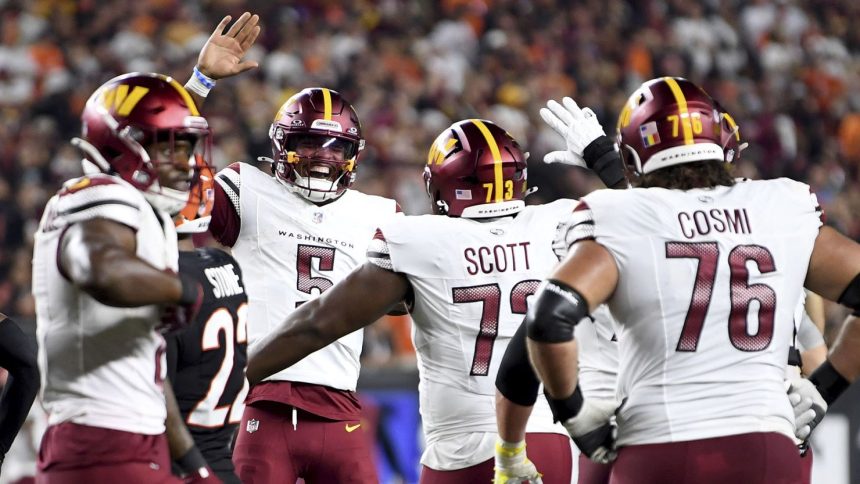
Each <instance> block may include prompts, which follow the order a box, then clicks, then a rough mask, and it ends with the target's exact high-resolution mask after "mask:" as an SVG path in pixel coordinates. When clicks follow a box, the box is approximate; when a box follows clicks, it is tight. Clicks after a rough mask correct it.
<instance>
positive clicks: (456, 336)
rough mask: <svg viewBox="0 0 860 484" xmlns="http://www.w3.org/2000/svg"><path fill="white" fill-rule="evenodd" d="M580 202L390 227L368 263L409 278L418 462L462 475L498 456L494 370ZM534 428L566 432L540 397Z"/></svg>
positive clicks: (402, 221)
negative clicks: (559, 231)
mask: <svg viewBox="0 0 860 484" xmlns="http://www.w3.org/2000/svg"><path fill="white" fill-rule="evenodd" d="M574 204H575V201H573V200H559V201H557V202H554V203H550V204H547V205H539V206H529V207H526V208H524V209H523V210H522V211H521V212H520V213H519V214H518V215H517V216H515V217H503V218H497V219H492V220H485V221H478V220H472V219H467V218H453V217H444V216H438V215H424V216H417V217H402V218H399V219H397V220H393V221H391V222H389V223H388V224H386V225H383V226H382V228H381V229H380V232H378V233H377V236H376V238H375V239H374V243H373V244H371V249H370V250H371V253H372V254H371V255H372V257H371V259H370V260H371V262H373V263H374V264H377V265H379V266H380V267H383V268H385V269H388V270H392V271H394V272H399V273H402V274H404V275H406V277H408V278H409V282H410V283H411V285H412V289H413V291H414V307H413V309H412V311H411V315H412V320H413V322H414V325H413V332H412V340H413V343H414V345H415V349H416V351H417V356H418V369H419V376H420V383H419V398H420V411H421V419H422V424H423V427H424V435H425V438H426V443H427V447H426V449H425V451H424V455H423V456H422V458H421V462H422V463H423V464H424V465H426V466H428V467H430V468H431V469H437V470H454V469H462V468H465V467H468V466H471V465H475V464H478V463H480V462H484V461H486V460H487V459H490V458H492V457H493V453H494V442H495V437H496V432H497V429H496V413H495V393H496V386H495V380H496V374H497V373H498V370H499V364H500V362H501V359H502V356H503V355H504V353H505V349H506V348H507V345H508V342H509V341H510V339H511V337H512V336H513V334H514V332H515V331H516V330H517V328H518V327H519V326H520V324H522V322H523V318H524V317H525V314H526V307H527V304H528V302H529V300H530V299H529V298H530V296H532V295H533V294H534V292H535V290H536V289H537V287H538V285H539V284H540V281H541V280H542V279H543V278H544V277H546V275H547V274H548V273H549V272H550V271H551V270H552V268H553V267H554V266H555V265H556V264H557V263H558V260H557V259H556V257H555V254H553V252H552V246H551V243H552V238H553V234H554V233H555V227H556V225H557V224H558V221H559V220H561V219H562V218H564V216H565V215H566V214H567V213H569V212H570V211H571V210H572V209H573V206H574ZM527 431H528V432H553V433H560V434H566V432H565V430H564V428H563V427H562V426H561V425H557V424H553V422H552V413H551V412H550V409H549V405H548V404H547V402H546V399H545V398H543V397H539V398H538V400H537V403H536V405H535V408H534V411H533V413H532V416H531V418H530V419H529V424H528V428H527Z"/></svg>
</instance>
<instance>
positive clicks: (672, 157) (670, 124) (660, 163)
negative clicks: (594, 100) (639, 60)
mask: <svg viewBox="0 0 860 484" xmlns="http://www.w3.org/2000/svg"><path fill="white" fill-rule="evenodd" d="M720 121H721V120H720V113H719V111H718V110H717V108H716V107H715V105H714V100H713V99H711V97H710V96H709V95H708V94H707V93H705V91H703V90H702V88H700V87H699V86H697V85H695V84H693V83H692V82H690V81H688V80H686V79H682V78H679V77H661V78H657V79H652V80H650V81H647V82H645V83H644V84H642V85H641V86H640V87H639V89H637V90H636V91H635V92H634V93H633V94H632V95H631V96H630V98H629V99H628V100H627V103H626V104H625V105H624V109H623V110H622V111H621V115H620V116H619V117H618V134H617V141H618V144H619V147H620V148H621V153H622V156H623V157H624V160H625V162H626V163H627V165H628V167H629V168H631V169H632V170H633V171H634V172H635V173H637V174H640V175H641V174H646V173H650V172H652V171H654V170H658V169H660V168H665V167H667V166H672V165H678V164H681V163H690V162H694V161H701V160H723V159H724V158H725V154H724V153H723V147H722V133H721V129H720Z"/></svg>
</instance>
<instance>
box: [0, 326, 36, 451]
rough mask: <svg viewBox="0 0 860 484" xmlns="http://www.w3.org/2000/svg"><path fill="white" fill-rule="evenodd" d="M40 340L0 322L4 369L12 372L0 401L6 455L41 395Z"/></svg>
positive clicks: (0, 363) (0, 438)
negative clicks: (38, 350) (38, 396)
mask: <svg viewBox="0 0 860 484" xmlns="http://www.w3.org/2000/svg"><path fill="white" fill-rule="evenodd" d="M36 353H37V352H36V338H35V337H34V336H32V335H28V334H26V333H25V332H24V331H23V330H22V329H21V327H20V326H18V323H16V322H14V321H12V320H11V319H4V320H2V321H0V366H2V367H3V368H5V369H6V370H7V371H8V372H9V378H8V379H7V380H6V386H5V387H4V388H3V396H2V397H0V452H2V455H5V454H6V452H7V451H8V450H9V447H10V446H11V445H12V442H13V441H14V440H15V436H16V435H18V431H19V430H20V429H21V425H23V424H24V420H25V419H26V418H27V414H28V413H30V407H31V406H32V405H33V400H35V399H36V393H38V392H39V367H38V365H37V363H36Z"/></svg>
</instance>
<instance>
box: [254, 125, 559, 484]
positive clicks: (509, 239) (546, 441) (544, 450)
mask: <svg viewBox="0 0 860 484" xmlns="http://www.w3.org/2000/svg"><path fill="white" fill-rule="evenodd" d="M424 179H425V181H426V186H427V192H428V194H429V196H430V199H431V201H432V204H433V209H434V212H435V214H434V215H425V216H418V217H403V218H398V219H394V220H391V221H389V222H388V223H385V224H382V225H381V228H380V229H379V230H377V231H376V234H375V236H374V239H373V243H372V244H371V246H370V247H369V249H368V257H369V261H368V262H366V263H364V264H363V265H362V266H360V267H359V268H357V269H356V270H355V271H353V272H352V273H351V274H350V275H349V276H348V277H347V278H346V279H345V280H344V281H343V282H341V283H339V284H337V285H336V286H335V287H334V288H332V289H331V290H330V291H328V292H326V293H325V294H323V295H322V296H321V297H320V298H319V299H317V300H314V301H312V302H309V303H307V304H305V305H304V306H302V307H300V308H299V309H298V310H297V311H296V312H295V313H293V314H291V315H290V316H289V318H287V320H286V322H285V323H283V324H282V325H281V326H280V327H279V328H278V329H277V330H276V331H274V332H272V333H271V334H270V335H269V336H267V337H266V338H264V339H263V341H262V342H261V343H260V344H259V345H257V346H255V347H253V348H251V350H250V356H249V366H248V376H249V379H250V380H251V381H252V382H253V381H255V380H259V379H261V378H264V377H266V376H268V375H270V374H273V373H277V372H278V371H281V370H282V369H283V368H289V367H290V366H291V365H293V364H295V363H296V362H297V361H300V360H301V359H302V358H304V357H305V356H306V355H308V354H311V353H312V352H314V351H315V350H317V349H318V348H320V347H324V346H325V345H326V344H329V342H331V341H334V340H336V339H337V338H340V337H342V336H343V335H344V334H349V333H350V332H352V331H355V330H356V329H359V328H362V327H364V326H366V325H368V324H370V323H372V322H373V321H374V320H376V319H377V318H378V317H379V316H381V315H382V314H384V313H385V312H386V311H387V310H389V309H390V308H391V307H392V306H393V305H395V304H396V303H398V302H399V301H401V300H403V299H404V298H408V299H409V300H410V304H411V306H412V310H411V314H412V318H413V321H414V329H413V342H414V344H415V348H416V350H417V354H418V363H419V370H420V384H419V394H420V405H421V416H422V423H423V426H424V435H425V438H426V444H427V445H426V449H425V451H424V454H423V456H422V459H421V462H422V463H423V466H424V467H423V470H422V476H421V481H422V482H425V483H433V482H464V483H465V482H481V481H485V480H489V479H490V478H491V476H492V475H493V466H494V459H493V457H494V447H495V441H496V416H495V410H494V400H495V376H496V373H497V371H498V368H499V364H500V361H501V356H502V354H504V351H505V348H506V346H507V344H508V342H509V341H510V339H511V336H512V335H513V334H514V332H515V331H516V329H517V328H518V327H519V326H520V323H521V321H522V317H523V315H524V314H525V312H526V309H527V307H528V299H529V297H530V296H531V295H532V294H533V292H534V290H535V289H536V286H535V281H537V280H538V279H539V278H540V277H543V276H542V274H546V273H547V272H548V271H549V270H550V269H551V268H552V267H553V266H554V265H555V264H556V262H557V259H556V258H555V256H554V254H553V252H552V248H551V245H550V241H551V239H552V237H553V230H554V228H555V226H556V224H557V222H558V220H559V217H562V216H563V215H564V214H566V213H568V212H569V211H570V210H572V208H573V204H574V203H575V202H574V201H572V200H559V201H556V202H553V203H549V204H546V205H537V206H528V207H527V206H525V204H524V201H523V199H524V197H525V194H526V192H527V170H526V156H525V153H524V152H523V151H522V149H521V148H520V146H519V144H518V143H517V142H516V141H515V140H514V139H513V138H511V136H510V135H508V134H507V133H506V132H505V131H504V130H503V129H502V128H500V127H498V126H497V125H495V124H493V123H492V122H489V121H485V120H478V119H471V120H465V121H460V122H457V123H454V124H453V125H452V126H451V127H449V128H448V129H446V130H445V131H443V132H442V133H441V134H440V135H439V136H438V137H437V138H436V141H435V142H434V143H433V145H432V147H431V149H430V152H429V155H428V157H427V166H426V167H425V171H424ZM534 413H535V417H534V418H532V419H531V420H529V423H528V425H529V427H528V436H527V437H526V438H525V440H527V441H528V444H529V446H530V448H531V449H532V455H533V456H535V464H537V466H538V467H539V468H540V469H541V472H543V478H542V479H543V481H544V482H570V480H571V473H572V466H573V464H572V453H571V449H570V442H569V440H568V439H567V438H565V436H564V435H563V434H562V433H561V431H562V429H561V428H560V426H559V425H557V424H553V423H552V420H551V416H550V414H549V413H548V406H547V403H546V401H543V400H542V401H540V402H538V403H537V404H536V406H535V412H534ZM528 465H530V464H526V467H527V466H528ZM531 469H532V470H533V469H534V467H533V466H532V467H531ZM526 478H527V479H533V480H535V479H538V476H537V475H535V473H534V472H532V474H531V475H529V476H526ZM518 482H519V481H518Z"/></svg>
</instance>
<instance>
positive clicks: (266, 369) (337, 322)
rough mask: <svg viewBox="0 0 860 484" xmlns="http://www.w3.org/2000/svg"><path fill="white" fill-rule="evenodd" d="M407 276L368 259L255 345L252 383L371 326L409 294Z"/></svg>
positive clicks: (250, 373)
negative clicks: (339, 339) (358, 330)
mask: <svg viewBox="0 0 860 484" xmlns="http://www.w3.org/2000/svg"><path fill="white" fill-rule="evenodd" d="M409 289H410V285H409V280H408V279H407V278H406V276H404V275H403V274H399V273H396V272H392V271H389V270H386V269H382V268H380V267H378V266H376V265H374V264H372V263H370V262H365V263H364V264H363V265H361V266H359V267H357V268H356V269H355V270H353V271H352V273H350V274H349V275H348V276H347V277H346V279H344V280H343V281H341V282H339V283H337V284H335V285H334V287H332V288H331V289H329V290H328V291H326V292H324V293H323V294H322V295H321V296H320V297H318V298H316V299H313V300H311V301H308V302H306V303H304V304H302V305H301V306H300V307H299V308H298V309H296V310H295V311H293V312H292V313H291V314H290V315H289V317H288V318H287V320H286V321H284V322H283V323H282V324H281V325H280V326H278V328H276V329H275V330H274V331H272V332H271V333H269V334H268V335H267V336H266V337H264V338H263V339H262V340H261V341H260V342H259V343H257V344H254V345H253V346H252V347H251V348H250V349H249V354H248V370H247V376H248V382H250V383H251V385H254V384H256V383H259V382H260V381H261V380H262V379H263V378H266V377H267V376H270V375H272V374H274V373H277V372H278V371H281V370H283V369H284V368H288V367H290V366H291V365H293V364H295V363H297V362H298V361H299V360H301V359H302V358H304V357H306V356H308V355H309V354H311V353H313V352H314V351H316V350H318V349H320V348H322V347H324V346H326V345H328V344H330V343H332V342H334V341H335V340H337V339H338V338H340V337H342V336H345V335H347V334H349V333H352V332H353V331H355V330H357V329H360V328H363V327H365V326H368V325H370V324H371V323H373V322H374V321H376V320H377V319H379V318H381V317H382V316H384V315H385V314H386V313H387V312H388V311H389V310H391V308H392V307H394V306H395V305H396V304H399V303H400V302H401V301H403V299H404V298H405V297H406V295H407V294H408V292H409Z"/></svg>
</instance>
